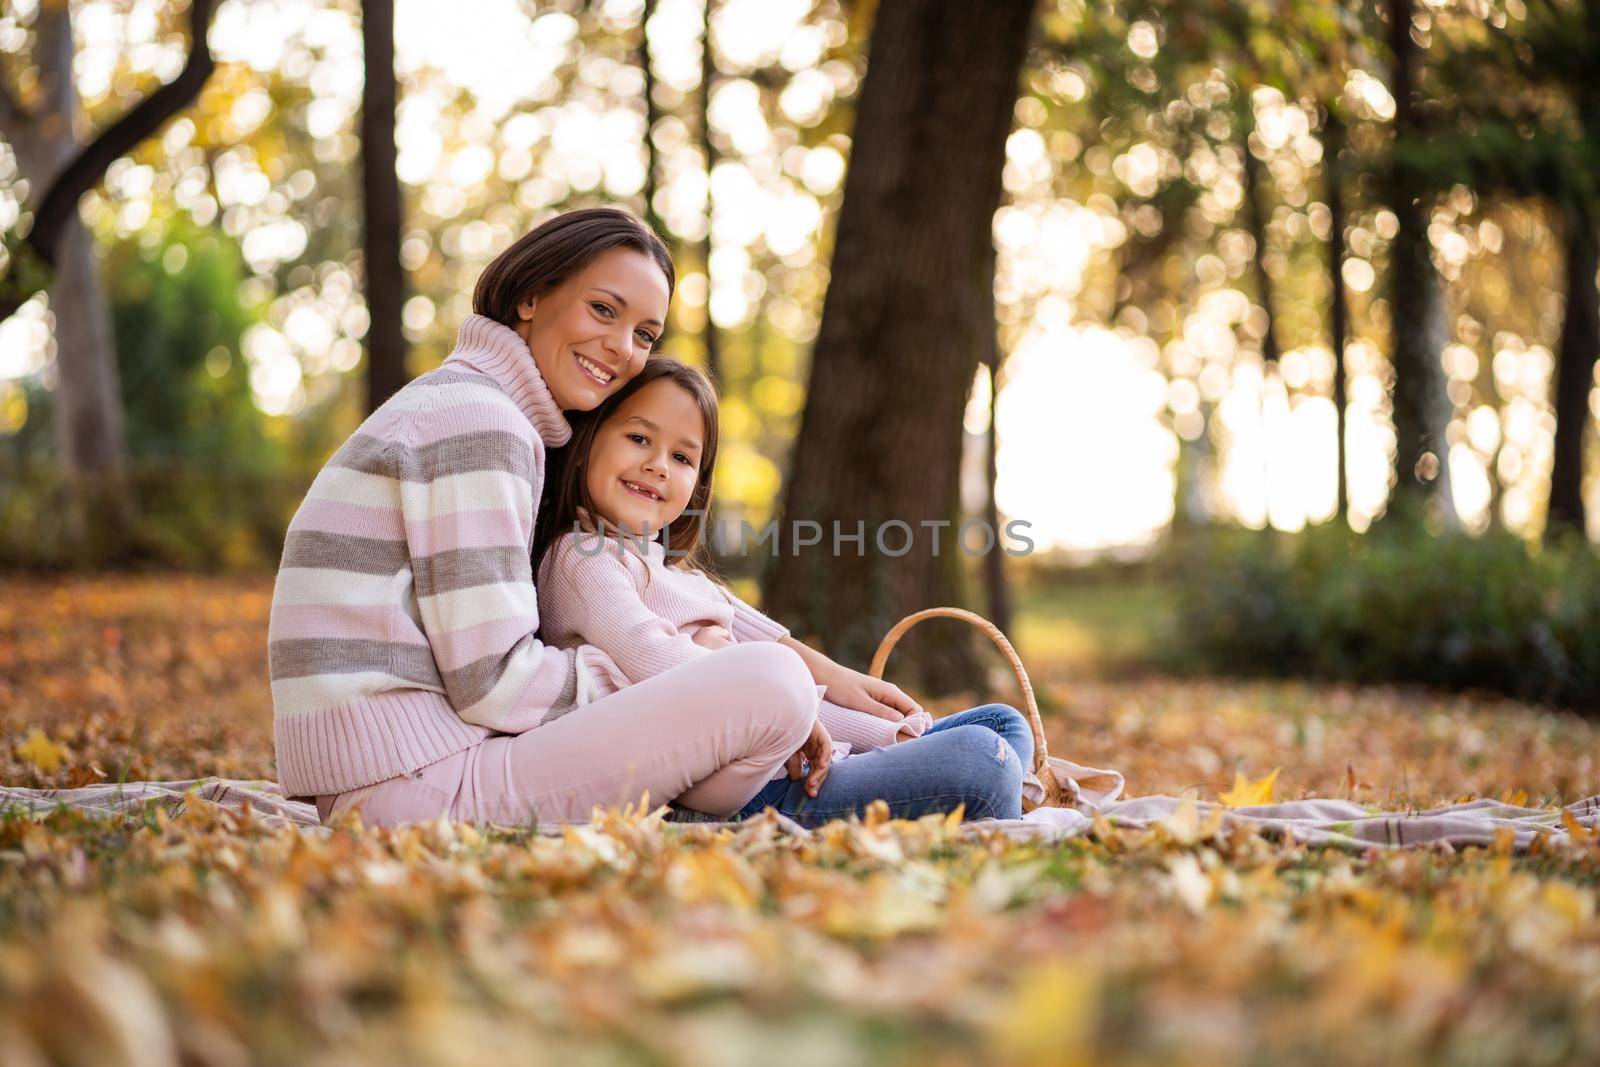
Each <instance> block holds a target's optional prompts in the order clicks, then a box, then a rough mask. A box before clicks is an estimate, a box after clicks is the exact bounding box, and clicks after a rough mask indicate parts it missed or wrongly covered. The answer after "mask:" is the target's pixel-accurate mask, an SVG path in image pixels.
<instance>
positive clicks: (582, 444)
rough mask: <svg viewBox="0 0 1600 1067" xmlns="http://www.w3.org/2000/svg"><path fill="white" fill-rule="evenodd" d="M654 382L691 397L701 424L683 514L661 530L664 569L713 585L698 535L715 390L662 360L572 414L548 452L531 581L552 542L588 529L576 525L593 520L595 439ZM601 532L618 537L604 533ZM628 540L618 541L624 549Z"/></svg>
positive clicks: (706, 502) (712, 440)
mask: <svg viewBox="0 0 1600 1067" xmlns="http://www.w3.org/2000/svg"><path fill="white" fill-rule="evenodd" d="M657 381H669V382H672V383H673V384H675V385H677V386H679V387H680V388H682V389H683V390H684V391H685V392H687V393H688V394H689V395H690V396H692V397H693V398H694V400H695V403H696V404H697V405H698V406H699V408H700V417H701V419H702V420H703V421H704V422H705V440H704V441H703V443H702V445H701V449H700V469H699V472H698V473H697V474H696V476H695V483H694V492H693V493H691V494H690V496H689V503H688V505H687V506H686V507H685V508H684V513H683V514H682V515H679V516H678V518H677V520H676V521H675V522H672V523H670V524H668V526H667V530H666V534H667V536H666V545H667V548H668V550H669V554H668V556H667V560H666V562H667V565H668V566H670V567H684V568H686V569H695V570H700V571H703V572H704V573H705V574H706V575H707V577H710V578H711V579H712V580H713V581H715V580H716V574H715V573H714V570H713V566H712V563H711V554H710V551H709V549H708V548H707V546H706V543H705V537H704V534H705V528H706V524H707V522H709V521H710V517H709V515H708V514H707V513H708V511H709V510H710V507H711V474H712V471H713V470H714V469H715V467H716V462H717V422H718V419H717V390H716V387H715V386H713V385H712V384H711V381H710V379H708V378H707V377H706V376H705V375H704V374H702V373H701V372H700V371H698V370H696V369H695V368H694V367H691V366H689V365H688V364H686V363H680V362H678V361H677V360H675V359H669V358H667V357H665V356H656V357H654V358H652V359H649V360H646V361H645V365H644V368H643V369H642V370H641V371H639V373H638V374H636V375H635V376H634V377H633V378H632V379H630V380H629V381H628V382H627V384H625V385H624V386H623V387H622V388H621V389H618V390H617V391H616V392H615V393H612V394H611V395H610V396H608V397H606V399H605V400H604V401H602V402H601V404H600V406H599V407H597V408H595V409H594V410H593V411H583V412H578V413H576V414H574V415H572V416H570V417H569V421H570V422H571V424H572V438H571V440H569V441H568V442H567V443H566V444H565V445H563V446H562V447H561V448H559V449H552V450H551V451H550V453H549V459H548V466H547V468H546V471H545V491H544V499H543V500H542V501H540V504H539V519H538V525H537V526H536V528H535V531H534V538H533V573H534V576H535V579H536V580H537V576H538V574H539V566H540V564H542V563H543V562H544V557H545V553H546V552H548V551H549V550H550V546H551V545H553V544H555V542H556V539H557V538H558V537H560V536H561V535H562V534H564V533H571V532H572V531H574V530H578V529H584V528H592V527H589V526H588V525H587V524H585V523H584V522H583V521H582V519H583V516H584V515H589V516H593V515H594V502H593V501H592V500H591V499H590V498H589V485H588V478H587V477H586V471H587V461H588V458H589V450H590V449H591V448H592V447H593V445H594V438H595V434H597V433H599V432H600V427H602V426H604V425H605V423H606V420H607V419H609V418H610V417H611V416H612V415H613V414H615V413H616V411H617V409H618V408H619V407H621V406H622V404H623V403H624V402H625V401H626V400H627V399H628V398H629V397H630V396H632V395H633V394H634V393H637V392H638V391H639V390H640V389H643V388H644V387H645V386H647V385H649V384H650V383H651V382H657ZM580 509H582V510H581V513H580ZM606 532H608V533H613V534H618V533H620V531H614V530H610V529H608V530H607V531H606ZM631 540H632V539H631V538H628V537H622V542H623V544H624V545H627V544H629V543H630V541H631Z"/></svg>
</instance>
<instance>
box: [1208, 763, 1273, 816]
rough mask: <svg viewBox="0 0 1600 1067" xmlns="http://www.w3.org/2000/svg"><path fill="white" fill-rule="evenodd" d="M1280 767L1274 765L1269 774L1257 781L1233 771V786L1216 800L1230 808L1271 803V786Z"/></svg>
mask: <svg viewBox="0 0 1600 1067" xmlns="http://www.w3.org/2000/svg"><path fill="white" fill-rule="evenodd" d="M1281 769H1282V768H1280V767H1274V768H1273V769H1272V773H1271V774H1269V775H1267V776H1266V777H1265V778H1263V779H1261V780H1260V781H1258V782H1252V781H1250V780H1249V779H1248V778H1246V777H1245V776H1244V775H1242V774H1240V773H1238V772H1237V771H1235V772H1234V775H1233V788H1232V789H1230V790H1228V791H1227V792H1226V793H1224V794H1222V795H1221V796H1220V797H1218V798H1217V800H1218V802H1219V803H1222V804H1225V805H1227V806H1228V807H1230V808H1242V807H1247V806H1249V805H1252V804H1271V803H1272V786H1273V784H1274V783H1275V782H1277V780H1278V771H1280V770H1281Z"/></svg>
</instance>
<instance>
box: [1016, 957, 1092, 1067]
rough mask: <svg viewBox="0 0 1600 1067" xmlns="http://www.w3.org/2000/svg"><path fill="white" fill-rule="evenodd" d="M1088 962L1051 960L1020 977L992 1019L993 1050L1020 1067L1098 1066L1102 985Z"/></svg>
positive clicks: (1082, 960)
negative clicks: (1096, 1045) (1097, 1030)
mask: <svg viewBox="0 0 1600 1067" xmlns="http://www.w3.org/2000/svg"><path fill="white" fill-rule="evenodd" d="M1090 968H1091V965H1090V964H1089V962H1088V961H1087V960H1086V959H1084V958H1083V957H1081V956H1080V957H1078V958H1076V959H1073V960H1046V961H1043V962H1040V963H1036V964H1033V965H1031V966H1030V967H1028V968H1027V969H1026V970H1024V971H1023V972H1022V974H1021V975H1019V976H1018V981H1017V983H1016V986H1015V989H1014V990H1013V991H1012V992H1011V994H1010V995H1009V996H1008V997H1007V1001H1008V1002H1009V1003H1006V1004H1005V1006H1004V1008H1003V1010H1001V1011H999V1012H996V1013H995V1015H994V1016H993V1017H992V1021H991V1023H990V1030H989V1038H990V1041H991V1042H992V1049H993V1051H994V1052H996V1053H998V1054H999V1057H1000V1058H1001V1059H1002V1060H1003V1061H1004V1062H1008V1063H1013V1064H1017V1065H1019V1067H1035V1065H1037V1067H1076V1065H1080V1064H1088V1063H1092V1062H1094V1056H1093V1053H1094V1037H1095V1023H1096V1021H1097V1019H1098V1018H1099V1014H1100V980H1099V976H1098V975H1097V974H1096V973H1095V972H1094V971H1093V970H1092V969H1090Z"/></svg>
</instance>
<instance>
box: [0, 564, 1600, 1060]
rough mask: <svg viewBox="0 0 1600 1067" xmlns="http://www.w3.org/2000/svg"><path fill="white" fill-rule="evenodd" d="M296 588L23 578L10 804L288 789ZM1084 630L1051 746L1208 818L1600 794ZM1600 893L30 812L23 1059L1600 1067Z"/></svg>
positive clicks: (845, 839)
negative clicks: (277, 689) (288, 619)
mask: <svg viewBox="0 0 1600 1067" xmlns="http://www.w3.org/2000/svg"><path fill="white" fill-rule="evenodd" d="M269 594H270V583H268V582H266V581H262V580H255V581H239V580H230V581H214V580H198V579H188V578H167V577H163V578H148V579H94V580H71V581H63V582H54V583H44V582H34V581H19V580H5V581H0V741H3V742H4V744H0V782H3V783H5V784H10V785H56V786H65V785H74V784H83V783H87V782H93V781H101V780H105V779H111V780H116V779H118V778H122V777H126V778H130V779H137V778H191V777H198V776H202V775H212V774H214V775H220V776H224V777H271V776H272V764H271V714H270V702H269V699H268V696H267V691H266V680H265V622H266V612H267V605H268V600H269ZM1067 614H1068V615H1070V613H1067ZM1071 626H1072V622H1071V620H1070V618H1069V617H1065V616H1061V617H1053V618H1052V619H1051V621H1050V623H1049V625H1048V626H1043V625H1040V626H1032V627H1030V626H1029V625H1024V626H1023V627H1022V628H1021V633H1020V638H1021V643H1022V652H1023V655H1024V657H1025V659H1026V660H1027V662H1028V663H1029V664H1030V666H1031V667H1032V669H1033V672H1034V675H1035V681H1036V683H1037V684H1038V685H1039V686H1040V688H1041V689H1042V690H1044V691H1045V694H1046V697H1047V701H1048V703H1049V704H1050V705H1052V706H1053V707H1055V708H1056V709H1057V710H1056V711H1054V712H1053V713H1052V716H1051V721H1050V735H1051V747H1052V751H1054V752H1056V753H1058V754H1062V755H1070V756H1071V757H1072V758H1074V759H1076V760H1078V761H1080V762H1084V763H1090V764H1095V765H1098V766H1110V767H1116V768H1119V769H1121V770H1122V771H1124V772H1125V773H1126V774H1127V776H1128V784H1129V791H1130V793H1133V794H1144V793H1171V794H1177V793H1180V792H1182V791H1184V790H1189V791H1191V792H1192V793H1193V794H1195V795H1198V796H1199V797H1201V798H1205V799H1212V798H1215V797H1216V796H1218V795H1219V794H1221V793H1222V791H1223V790H1225V789H1227V788H1228V786H1230V785H1231V784H1232V783H1233V780H1234V776H1235V775H1236V774H1237V773H1243V774H1244V775H1245V776H1246V777H1248V778H1250V779H1251V780H1253V781H1260V780H1261V779H1262V778H1264V777H1266V776H1267V775H1268V774H1269V772H1271V771H1272V770H1273V769H1274V768H1281V770H1280V771H1279V774H1278V777H1277V779H1276V782H1275V786H1276V795H1277V796H1278V797H1280V798H1282V797H1295V796H1300V795H1324V796H1350V795H1353V796H1354V797H1356V798H1357V799H1359V800H1363V801H1367V802H1371V803H1376V804H1380V805H1382V806H1384V807H1392V808H1401V807H1404V806H1406V805H1408V804H1410V805H1414V806H1421V805H1427V804H1432V803H1435V802H1439V801H1446V800H1451V799H1455V798H1457V797H1460V796H1464V795H1469V794H1470V795H1488V796H1497V797H1504V798H1508V799H1512V798H1516V797H1518V795H1519V794H1526V802H1527V803H1531V804H1539V805H1551V806H1554V805H1558V804H1562V803H1568V802H1571V801H1573V800H1576V799H1578V798H1579V797H1581V796H1583V795H1586V794H1588V793H1593V792H1596V791H1600V785H1597V782H1600V774H1597V768H1596V760H1597V754H1600V736H1597V733H1600V731H1597V729H1596V726H1595V724H1593V723H1590V722H1585V721H1583V720H1580V719H1577V718H1574V717H1572V716H1565V715H1556V714H1552V713H1549V712H1544V711H1540V710H1538V709H1534V708H1529V707H1525V706H1521V705H1517V704H1514V703H1510V702H1506V701H1501V700H1490V699H1478V698H1472V697H1451V696H1439V695H1431V694H1421V693H1415V692H1403V691H1395V690H1387V689H1361V690H1357V689H1339V688H1329V687H1325V686H1307V685H1298V684H1279V683H1248V684H1243V683H1234V682H1223V681H1203V682H1195V681H1174V680H1170V679H1163V678H1157V677H1148V678H1140V677H1136V676H1132V677H1130V676H1126V675H1119V676H1117V677H1114V678H1113V677H1104V676H1099V675H1097V674H1096V673H1095V671H1094V669H1093V657H1092V656H1085V655H1081V654H1078V653H1079V652H1081V651H1082V649H1083V648H1084V647H1088V646H1091V645H1092V641H1091V640H1087V639H1084V640H1078V638H1082V637H1083V635H1081V634H1080V635H1077V638H1074V637H1073V635H1072V634H1071V633H1069V632H1068V631H1069V630H1070V627H1071ZM1091 636H1092V635H1091ZM1075 641H1076V643H1074V642H1075ZM995 684H996V688H995V690H994V691H993V693H991V694H985V696H986V697H991V696H992V697H993V698H995V699H1004V695H1003V694H1004V693H1007V692H1009V691H1010V690H1009V688H1005V689H1002V688H1001V686H1003V685H1004V684H1005V677H1004V675H1001V676H999V677H998V678H997V679H996V682H995ZM955 703H958V702H948V701H947V702H943V704H942V706H944V707H949V706H952V705H953V704H955ZM1597 895H1600V843H1597V842H1596V841H1594V840H1588V841H1581V842H1577V843H1575V844H1574V845H1573V846H1572V847H1570V848H1563V849H1560V850H1542V849H1541V850H1537V851H1535V852H1533V853H1531V854H1526V855H1511V854H1508V853H1506V852H1504V851H1503V850H1497V849H1466V850H1462V851H1460V852H1450V851H1448V850H1434V851H1427V852H1420V851H1419V852H1408V853H1400V854H1378V853H1371V854H1366V855H1362V854H1356V853H1350V852H1344V851H1336V850H1328V851H1314V850H1306V849H1304V848H1303V847H1296V846H1294V845H1286V844H1283V843H1281V842H1277V841H1272V840H1266V839H1262V838H1260V837H1254V836H1242V835H1240V836H1223V837H1212V838H1208V839H1204V840H1200V841H1192V840H1189V836H1188V835H1186V834H1174V833H1172V832H1169V831H1168V830H1167V829H1166V828H1164V827H1157V828H1155V829H1154V830H1152V831H1149V832H1142V833H1134V832H1128V831H1115V830H1107V829H1102V830H1100V831H1099V832H1097V833H1096V834H1095V835H1094V836H1092V837H1091V838H1089V839H1084V840H1078V841H1072V842H1068V843H1066V844H1063V845H1059V846H1050V847H1040V846H1034V845H1027V844H1021V843H1017V842H1013V841H1011V840H1010V839H1007V838H1003V837H995V838H989V839H984V838H979V837H975V836H973V835H972V834H970V833H969V832H967V831H963V830H962V829H961V828H960V827H959V826H957V825H955V824H954V823H953V822H951V821H950V820H944V819H939V818H930V819H926V820H923V821H921V822H919V823H905V822H885V821H878V820H874V819H869V820H867V821H866V823H857V824H844V823H838V824H834V826H832V827H831V828H829V829H828V830H826V831H824V832H821V833H819V834H817V835H815V836H814V837H813V838H811V839H806V840H801V839H793V838H789V837H786V836H784V835H781V834H776V833H774V832H773V831H772V829H771V827H770V826H768V825H766V824H764V823H753V824H751V825H748V826H746V827H744V828H743V829H741V830H740V831H739V832H737V833H729V832H725V831H724V832H720V833H718V832H716V831H712V830H709V829H706V828H696V827H692V826H668V825H663V824H661V823H659V822H658V821H656V820H655V819H654V818H652V817H650V816H649V815H647V814H645V813H642V812H636V811H635V812H627V813H617V814H615V815H613V816H612V817H610V818H609V819H607V820H606V821H605V822H604V823H601V824H599V825H596V826H594V827H591V828H585V829H583V830H576V831H573V832H572V833H570V834H569V835H568V837H567V838H566V839H565V840H561V839H557V838H539V837H532V836H530V835H527V834H525V833H516V832H501V831H493V832H480V831H476V830H473V829H471V828H468V827H460V826H457V827H453V828H452V827H449V826H444V825H436V826H425V827H419V828H411V829H406V830H400V831H393V832H388V831H370V830H361V829H359V828H357V827H355V826H348V825H347V826H343V827H340V828H339V829H338V830H337V831H336V832H334V833H331V834H320V833H300V832H296V831H292V830H284V829H272V828H268V827H264V826H262V825H261V824H260V823H258V822H254V821H249V820H240V819H236V818H234V817H232V816H230V815H227V814H221V815H218V814H215V813H207V812H205V811H202V810H193V809H192V810H191V811H190V812H189V813H187V814H185V815H182V816H180V817H178V818H176V819H168V818H167V817H165V816H164V815H158V814H155V813H152V814H151V815H150V817H149V818H147V819H145V820H126V821H123V822H120V823H118V822H85V821H83V820H81V819H79V818H77V817H75V816H72V815H69V814H57V815H53V816H50V817H49V818H47V819H44V820H42V821H35V820H31V819H27V818H22V817H16V816H13V817H9V818H5V819H4V820H0V1064H9V1063H17V1064H34V1063H51V1062H66V1063H85V1064H88V1063H133V1064H141V1063H150V1064H165V1063H178V1062H182V1063H195V1064H229V1065H231V1064H247V1063H296V1064H300V1063H312V1064H336V1063H339V1064H342V1063H366V1062H371V1063H390V1062H402V1061H404V1062H420V1063H458V1062H459V1063H463V1064H465V1063H473V1064H478V1063H485V1062H505V1061H515V1062H540V1063H543V1062H548V1063H552V1064H568V1063H591V1062H592V1063H663V1064H679V1063H681V1064H701V1063H712V1064H715V1063H730V1064H731V1063H760V1064H763V1065H766V1064H781V1063H791V1062H792V1063H806V1064H830V1065H831V1064H848V1063H867V1062H889V1063H907V1064H910V1063H916V1064H919V1065H927V1064H956V1063H969V1062H996V1063H1015V1064H1070V1063H1091V1062H1092V1063H1135V1062H1139V1063H1143V1062H1173V1063H1213V1062H1243V1063H1285V1062H1295V1063H1300V1062H1305V1063H1329V1064H1333V1063H1338V1064H1348V1063H1394V1062H1414V1063H1463V1064H1498V1063H1507V1064H1511V1063H1516V1064H1524V1063H1585V1062H1589V1063H1592V1062H1597V1061H1600V916H1597V915H1596V900H1597Z"/></svg>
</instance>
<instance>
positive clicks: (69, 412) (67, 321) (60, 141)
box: [27, 4, 126, 525]
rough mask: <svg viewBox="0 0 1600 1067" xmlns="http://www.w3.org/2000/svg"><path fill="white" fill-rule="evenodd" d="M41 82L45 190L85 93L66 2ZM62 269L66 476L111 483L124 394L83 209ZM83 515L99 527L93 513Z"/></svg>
mask: <svg viewBox="0 0 1600 1067" xmlns="http://www.w3.org/2000/svg"><path fill="white" fill-rule="evenodd" d="M35 32H36V33H37V35H38V41H37V50H38V62H39V77H40V81H41V83H42V84H43V87H44V89H45V91H44V93H43V94H42V96H43V103H44V106H43V108H42V109H41V111H40V114H39V116H38V121H37V126H36V131H37V134H38V138H39V143H38V145H37V146H36V148H35V151H34V152H33V153H32V155H33V166H32V167H31V168H30V170H31V171H32V172H31V173H29V174H27V177H28V178H29V180H30V183H31V184H32V185H33V187H34V189H35V190H36V191H37V192H40V193H42V192H43V190H44V189H45V187H46V186H47V185H48V183H49V182H51V181H53V180H54V179H55V176H56V174H58V173H59V172H60V171H61V170H62V168H64V167H66V166H67V164H68V163H70V162H71V161H72V158H73V157H74V156H75V155H76V154H77V152H78V141H77V138H76V137H75V136H74V135H73V125H74V119H75V117H76V113H77V108H78V94H77V91H76V87H75V85H74V84H73V79H72V60H73V44H72V23H71V19H70V16H69V14H68V9H67V5H65V4H60V5H56V4H45V5H43V6H42V7H41V8H40V10H39V15H38V20H37V22H36V23H35ZM56 263H57V271H56V278H55V283H54V284H53V285H52V286H51V287H50V309H51V311H52V313H53V314H54V317H55V323H56V328H55V340H56V388H55V425H56V452H57V458H58V461H59V462H60V464H61V468H62V472H63V473H64V474H66V475H67V476H68V477H69V478H71V479H74V480H77V479H83V478H87V479H90V480H91V481H92V482H96V483H102V484H101V485H100V486H99V488H107V489H109V488H111V487H110V485H108V484H104V483H108V482H114V481H115V480H117V479H118V478H119V477H120V475H121V468H122V466H123V461H124V460H125V459H126V445H125V444H124V442H123V437H122V396H121V393H120V391H119V387H118V382H117V354H116V349H115V347H114V344H115V342H114V340H113V338H112V335H111V311H110V308H109V306H108V305H107V303H106V298H105V292H104V290H103V289H102V287H101V284H100V277H99V265H98V262H97V260H96V258H95V254H94V245H93V242H92V241H91V239H90V237H89V232H88V230H86V229H85V228H84V225H83V222H82V221H81V220H80V219H79V218H78V216H77V213H76V211H74V212H73V214H72V215H71V217H70V218H68V219H67V221H66V224H65V226H64V228H63V229H62V231H61V237H60V243H59V244H58V245H57V246H56ZM95 510H96V509H94V508H90V509H89V511H90V512H91V514H88V515H83V516H80V517H79V518H80V521H82V522H86V523H88V524H90V525H93V524H94V522H95V518H94V515H93V514H92V512H94V511H95Z"/></svg>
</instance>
